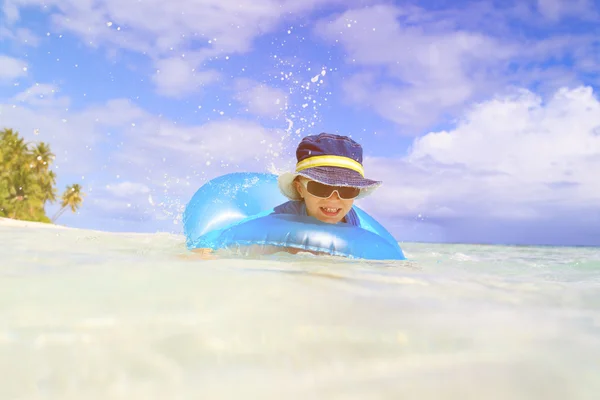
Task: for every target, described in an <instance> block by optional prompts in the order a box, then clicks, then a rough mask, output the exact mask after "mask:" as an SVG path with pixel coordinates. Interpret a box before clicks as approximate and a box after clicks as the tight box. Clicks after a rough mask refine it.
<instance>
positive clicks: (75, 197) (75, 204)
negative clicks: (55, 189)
mask: <svg viewBox="0 0 600 400" xmlns="http://www.w3.org/2000/svg"><path fill="white" fill-rule="evenodd" d="M84 196H85V193H82V192H81V185H79V184H78V183H75V184H73V185H70V186H67V189H66V190H65V192H64V193H63V195H62V203H61V208H60V210H58V212H57V213H56V214H55V215H54V217H53V218H52V222H54V221H56V220H57V219H58V217H60V216H61V215H62V214H63V213H64V212H65V211H66V209H67V207H70V208H71V211H73V212H75V211H77V209H78V208H79V207H80V206H81V204H82V203H83V197H84Z"/></svg>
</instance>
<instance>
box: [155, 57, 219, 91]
mask: <svg viewBox="0 0 600 400" xmlns="http://www.w3.org/2000/svg"><path fill="white" fill-rule="evenodd" d="M156 68H157V72H156V74H155V75H154V76H153V77H152V81H153V82H154V83H155V84H156V87H157V90H158V92H159V93H161V94H163V95H166V96H172V97H179V96H184V95H187V94H191V93H195V92H197V91H198V90H199V88H200V87H202V86H204V85H206V84H210V83H212V82H214V81H216V80H217V79H218V78H219V73H218V72H216V71H197V70H196V68H195V67H194V65H193V64H192V63H190V62H188V61H186V60H184V59H181V58H168V59H162V60H159V61H157V62H156Z"/></svg>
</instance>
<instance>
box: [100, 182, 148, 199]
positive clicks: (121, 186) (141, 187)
mask: <svg viewBox="0 0 600 400" xmlns="http://www.w3.org/2000/svg"><path fill="white" fill-rule="evenodd" d="M106 191H107V192H108V193H110V194H112V195H113V196H115V197H126V198H131V197H134V196H139V195H144V194H148V193H150V188H149V187H148V186H147V185H145V184H143V183H138V182H129V181H125V182H117V183H112V184H107V185H106Z"/></svg>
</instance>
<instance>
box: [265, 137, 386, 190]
mask: <svg viewBox="0 0 600 400" xmlns="http://www.w3.org/2000/svg"><path fill="white" fill-rule="evenodd" d="M296 159H297V161H298V162H297V164H296V170H295V172H286V173H284V174H281V175H280V176H279V177H278V179H277V183H278V185H279V190H280V191H281V193H283V195H284V196H286V197H287V198H289V199H291V200H301V197H300V195H299V194H298V191H297V190H296V188H295V187H294V179H296V177H298V176H303V177H305V178H308V179H311V180H313V181H317V182H320V183H323V184H325V185H331V186H351V187H356V188H359V189H360V194H359V195H358V197H356V198H357V199H360V198H362V197H365V196H367V195H369V194H371V193H372V192H373V191H374V190H375V189H377V188H378V187H379V186H380V185H381V183H382V182H381V181H374V180H371V179H366V178H365V172H364V169H363V165H362V162H363V150H362V147H361V145H360V144H358V143H356V142H355V141H354V140H352V139H350V138H349V137H347V136H340V135H334V134H330V133H321V134H319V135H311V136H306V137H305V138H304V139H302V141H301V142H300V144H299V145H298V148H297V149H296Z"/></svg>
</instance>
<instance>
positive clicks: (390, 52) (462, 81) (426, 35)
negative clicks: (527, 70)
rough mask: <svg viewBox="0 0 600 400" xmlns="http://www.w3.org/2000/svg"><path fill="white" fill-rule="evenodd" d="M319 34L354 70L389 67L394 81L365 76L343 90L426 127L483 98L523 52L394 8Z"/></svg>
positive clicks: (354, 13)
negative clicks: (484, 91)
mask: <svg viewBox="0 0 600 400" xmlns="http://www.w3.org/2000/svg"><path fill="white" fill-rule="evenodd" d="M415 19H416V20H417V21H418V24H417V23H415ZM316 32H317V33H318V34H319V35H320V36H322V37H324V38H326V39H327V40H328V41H330V42H337V43H340V44H341V45H342V46H343V47H344V49H345V50H346V51H347V52H348V56H347V60H346V61H347V62H348V63H351V64H353V65H356V66H360V67H365V68H372V67H377V66H383V67H384V70H383V71H384V72H385V74H384V76H387V77H388V78H389V80H388V81H387V82H386V81H383V82H385V83H381V82H382V80H381V79H380V76H381V74H378V75H377V78H378V79H375V75H374V74H375V73H374V72H372V73H371V72H365V73H360V74H358V75H356V76H354V77H353V78H352V79H350V80H348V81H347V82H346V84H345V85H344V89H345V90H344V91H345V94H346V96H348V98H349V99H350V100H352V101H354V102H357V103H358V104H361V105H364V104H368V105H371V106H372V107H373V108H374V109H375V111H376V112H378V113H379V114H380V115H381V116H383V117H385V118H387V119H390V120H392V121H394V122H397V123H399V124H402V125H415V124H416V125H419V126H426V125H427V124H429V123H431V122H434V121H435V120H436V119H437V117H439V115H440V114H441V113H442V112H444V111H447V110H449V109H452V108H453V107H457V106H461V105H463V104H464V103H465V102H466V101H468V100H469V99H471V98H472V96H473V95H474V94H475V93H476V92H479V93H478V94H481V93H482V92H481V91H482V88H485V89H487V88H489V87H490V86H491V85H490V82H489V79H490V77H493V76H494V74H495V73H497V72H496V71H495V68H497V66H499V65H501V64H502V63H503V62H504V61H505V60H508V59H509V58H510V57H511V56H512V55H514V54H515V50H516V49H515V48H514V47H512V46H510V45H507V44H506V43H504V42H500V41H498V40H496V39H494V38H492V37H489V36H486V35H485V34H481V33H477V32H467V31H461V30H455V29H454V27H453V26H451V25H447V24H442V23H439V22H438V21H436V20H435V19H433V18H427V17H426V16H425V15H423V14H422V13H421V12H420V10H418V9H414V8H410V9H402V8H398V7H394V6H389V5H378V6H374V7H370V8H363V9H356V10H349V11H346V12H344V13H343V14H341V15H340V16H338V17H337V18H335V19H333V20H330V19H327V20H323V21H321V22H320V23H319V24H318V25H317V28H316Z"/></svg>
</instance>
